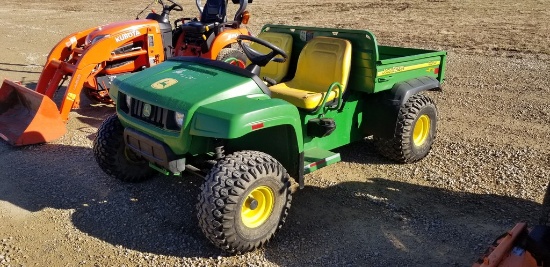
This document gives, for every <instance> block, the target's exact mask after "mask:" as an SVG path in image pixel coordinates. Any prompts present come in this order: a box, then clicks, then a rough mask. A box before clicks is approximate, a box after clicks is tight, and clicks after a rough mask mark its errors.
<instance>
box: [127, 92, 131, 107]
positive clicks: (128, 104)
mask: <svg viewBox="0 0 550 267" xmlns="http://www.w3.org/2000/svg"><path fill="white" fill-rule="evenodd" d="M126 106H127V107H128V109H130V108H131V107H132V97H131V96H129V95H126Z"/></svg>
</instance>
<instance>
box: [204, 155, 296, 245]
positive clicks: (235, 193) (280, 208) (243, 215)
mask: <svg viewBox="0 0 550 267" xmlns="http://www.w3.org/2000/svg"><path fill="white" fill-rule="evenodd" d="M291 200H292V196H291V194H290V177H289V175H288V174H287V172H286V170H285V168H284V167H283V166H282V165H281V164H280V163H279V162H278V161H277V160H275V159H274V158H273V157H271V156H270V155H268V154H265V153H263V152H258V151H240V152H235V153H233V154H230V155H228V156H226V157H225V158H224V159H222V160H220V161H219V162H218V163H217V164H216V165H215V166H214V167H213V168H212V170H211V171H210V172H209V174H208V175H207V177H206V182H205V183H204V184H203V185H202V186H201V194H200V195H199V202H198V204H197V211H198V213H197V216H198V219H199V225H200V227H201V228H202V231H203V232H204V234H205V235H206V237H207V238H208V239H209V240H210V241H211V242H212V243H213V244H214V245H216V246H217V247H219V248H221V249H223V250H225V251H227V252H229V253H244V252H248V251H252V250H254V249H257V248H259V247H262V246H264V245H265V244H266V243H267V242H268V241H269V240H271V239H272V238H273V236H274V235H275V233H276V232H277V231H278V230H279V229H280V228H281V227H282V226H283V224H284V223H285V220H286V216H287V215H288V211H289V209H290V204H291Z"/></svg>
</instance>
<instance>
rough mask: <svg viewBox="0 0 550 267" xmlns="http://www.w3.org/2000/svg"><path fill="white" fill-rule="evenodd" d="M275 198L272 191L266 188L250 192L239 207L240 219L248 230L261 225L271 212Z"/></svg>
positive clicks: (262, 187)
mask: <svg viewBox="0 0 550 267" xmlns="http://www.w3.org/2000/svg"><path fill="white" fill-rule="evenodd" d="M274 203H275V197H274V194H273V190H271V188H269V187H267V186H260V187H257V188H255V189H254V190H252V192H250V194H249V195H248V196H247V197H246V199H245V200H244V202H243V206H242V207H241V218H242V221H243V223H244V225H246V227H248V228H256V227H258V226H260V225H262V224H263V223H264V222H265V221H267V219H268V218H269V216H271V212H272V211H273V204H274Z"/></svg>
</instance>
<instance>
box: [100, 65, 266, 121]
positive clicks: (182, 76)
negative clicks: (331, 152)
mask: <svg viewBox="0 0 550 267" xmlns="http://www.w3.org/2000/svg"><path fill="white" fill-rule="evenodd" d="M264 87H265V88H264ZM113 89H114V90H113ZM117 89H118V90H119V91H120V92H122V93H124V94H126V95H128V96H130V97H132V98H135V99H138V100H141V101H144V102H147V103H150V104H153V105H156V106H159V107H163V108H167V109H170V110H174V111H180V112H186V113H187V112H189V111H192V110H195V109H196V108H198V107H199V106H203V105H207V104H209V103H213V102H217V101H222V100H226V99H230V98H234V97H239V96H245V95H257V94H264V93H269V89H267V87H266V86H265V85H264V84H263V82H261V80H260V79H259V78H258V77H257V76H255V75H253V74H252V73H250V72H249V71H247V70H244V69H241V68H238V67H235V66H232V65H230V64H227V63H224V62H220V61H213V60H209V59H203V58H196V57H179V58H173V59H170V60H167V61H165V62H163V63H161V64H159V65H157V66H154V67H151V68H149V69H146V70H143V71H141V72H138V73H135V74H130V75H124V76H120V77H119V78H117V79H116V80H115V81H114V87H113V88H112V89H111V95H112V96H113V98H116V96H117V92H116V90H117Z"/></svg>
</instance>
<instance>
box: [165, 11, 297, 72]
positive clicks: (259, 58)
mask: <svg viewBox="0 0 550 267" xmlns="http://www.w3.org/2000/svg"><path fill="white" fill-rule="evenodd" d="M168 1H170V0H168ZM242 40H247V41H251V42H254V43H258V44H260V45H262V46H264V47H267V48H269V49H270V50H271V52H269V53H267V54H265V55H264V54H262V53H260V52H258V51H256V50H254V49H252V48H250V46H248V45H244V44H243V43H242ZM237 42H238V43H239V45H240V46H241V48H242V49H243V52H244V54H245V55H246V56H247V57H248V59H250V61H251V62H252V64H256V65H258V66H260V67H264V66H265V65H267V63H269V61H275V62H278V63H283V62H285V61H286V59H287V58H288V55H287V54H286V52H285V51H284V50H283V49H281V48H279V47H277V46H275V45H274V44H272V43H270V42H268V41H265V40H262V39H260V38H257V37H254V36H250V35H239V36H237ZM278 55H281V56H282V58H280V57H276V56H278Z"/></svg>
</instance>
